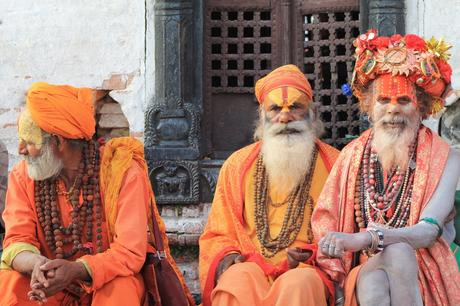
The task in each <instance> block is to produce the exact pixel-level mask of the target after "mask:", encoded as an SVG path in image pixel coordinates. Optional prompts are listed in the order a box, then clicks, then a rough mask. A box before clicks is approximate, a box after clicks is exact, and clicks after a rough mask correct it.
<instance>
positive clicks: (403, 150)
mask: <svg viewBox="0 0 460 306" xmlns="http://www.w3.org/2000/svg"><path fill="white" fill-rule="evenodd" d="M405 122H406V125H405V127H404V129H403V130H401V131H398V130H394V129H388V128H385V127H384V126H383V124H381V122H377V123H376V124H375V126H374V137H373V139H372V147H373V148H374V150H375V152H376V153H377V155H378V158H379V161H380V164H381V165H382V168H383V169H384V170H385V171H391V170H392V169H394V168H395V167H398V166H399V168H400V169H406V167H407V164H408V162H409V159H410V156H409V154H410V147H411V144H412V142H413V141H414V139H415V138H416V137H417V133H418V130H419V122H420V121H419V118H418V117H412V118H410V119H407V118H406V119H405Z"/></svg>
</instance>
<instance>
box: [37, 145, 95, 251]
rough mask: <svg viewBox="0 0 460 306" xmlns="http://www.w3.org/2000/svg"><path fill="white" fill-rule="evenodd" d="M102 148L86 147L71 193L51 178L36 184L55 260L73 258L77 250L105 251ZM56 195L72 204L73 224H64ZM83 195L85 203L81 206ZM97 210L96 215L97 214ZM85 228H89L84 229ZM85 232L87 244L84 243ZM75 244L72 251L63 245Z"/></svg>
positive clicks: (40, 213) (41, 220) (39, 212)
mask: <svg viewBox="0 0 460 306" xmlns="http://www.w3.org/2000/svg"><path fill="white" fill-rule="evenodd" d="M99 166H100V165H99V149H98V146H97V144H96V143H95V142H93V141H88V142H86V143H85V144H84V146H83V153H82V160H81V162H80V164H79V166H78V174H77V176H76V178H75V181H74V183H73V184H72V187H71V188H70V189H69V191H65V186H64V183H63V182H62V180H59V179H57V178H49V179H46V180H43V181H35V205H36V208H37V216H38V221H39V223H40V226H41V227H42V229H43V231H44V233H45V240H46V242H47V244H48V246H49V247H50V249H51V250H52V251H53V252H54V253H55V254H56V258H70V257H72V256H74V255H75V254H76V253H77V252H78V251H82V252H85V253H88V254H89V253H94V250H96V251H97V252H98V253H99V252H102V251H103V250H102V205H101V196H100V188H99ZM57 195H64V196H65V197H66V199H67V201H69V202H70V204H71V205H72V212H71V217H72V221H71V223H70V224H69V226H67V227H65V226H63V225H62V220H61V216H60V211H59V204H58V198H57ZM80 195H81V196H82V199H83V201H82V203H81V205H80ZM94 210H95V212H94ZM93 222H96V247H95V248H94V247H93V246H92V241H93ZM85 225H86V226H85ZM84 230H86V243H83V239H82V238H83V237H84V233H83V231H84ZM70 243H72V244H73V246H72V249H71V250H70V251H69V252H65V251H64V246H65V245H68V244H70Z"/></svg>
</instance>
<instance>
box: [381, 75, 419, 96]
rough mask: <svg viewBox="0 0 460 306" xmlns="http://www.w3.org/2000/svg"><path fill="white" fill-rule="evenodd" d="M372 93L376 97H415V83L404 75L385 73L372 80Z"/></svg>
mask: <svg viewBox="0 0 460 306" xmlns="http://www.w3.org/2000/svg"><path fill="white" fill-rule="evenodd" d="M374 93H375V96H376V97H386V98H391V97H394V98H399V97H409V98H412V99H413V98H414V97H415V85H414V83H412V82H411V81H410V80H409V78H408V77H406V76H402V75H395V76H393V75H391V74H385V75H382V76H380V77H378V78H377V79H376V80H375V81H374Z"/></svg>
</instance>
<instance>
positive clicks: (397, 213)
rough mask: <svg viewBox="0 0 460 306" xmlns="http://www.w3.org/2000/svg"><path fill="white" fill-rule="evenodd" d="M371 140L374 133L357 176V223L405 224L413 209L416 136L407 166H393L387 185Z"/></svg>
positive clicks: (366, 224) (361, 225) (394, 225)
mask: <svg viewBox="0 0 460 306" xmlns="http://www.w3.org/2000/svg"><path fill="white" fill-rule="evenodd" d="M371 143H372V135H371V137H369V139H368V141H367V143H366V146H365V148H364V154H363V160H362V162H361V167H360V171H359V175H358V177H357V180H356V187H355V207H354V208H355V217H356V223H357V224H358V226H359V227H360V228H367V226H368V225H369V223H378V224H381V225H384V226H386V227H388V228H399V227H404V226H406V224H407V220H408V219H409V213H410V203H411V199H412V188H413V182H414V173H415V151H416V150H415V148H416V143H417V139H415V140H414V142H413V143H412V144H411V147H410V151H409V152H410V153H409V154H410V155H409V156H410V159H409V162H408V165H407V168H406V169H404V170H402V169H400V168H399V167H397V168H396V169H394V170H393V171H392V172H391V173H390V174H389V176H388V181H387V184H386V185H385V184H384V180H383V170H382V168H381V166H380V163H379V161H378V156H377V153H375V152H374V151H373V149H372V146H371Z"/></svg>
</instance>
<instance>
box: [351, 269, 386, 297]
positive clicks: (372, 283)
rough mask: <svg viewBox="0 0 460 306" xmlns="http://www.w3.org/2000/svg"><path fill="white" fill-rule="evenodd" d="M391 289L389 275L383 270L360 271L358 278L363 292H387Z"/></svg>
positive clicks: (359, 286)
mask: <svg viewBox="0 0 460 306" xmlns="http://www.w3.org/2000/svg"><path fill="white" fill-rule="evenodd" d="M389 290H390V282H389V280H388V275H387V274H386V272H385V271H383V270H380V269H378V270H373V271H369V272H365V273H360V275H359V279H358V291H362V292H377V291H380V292H385V291H388V292H389Z"/></svg>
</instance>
